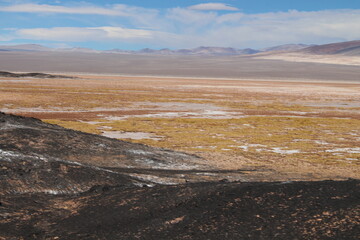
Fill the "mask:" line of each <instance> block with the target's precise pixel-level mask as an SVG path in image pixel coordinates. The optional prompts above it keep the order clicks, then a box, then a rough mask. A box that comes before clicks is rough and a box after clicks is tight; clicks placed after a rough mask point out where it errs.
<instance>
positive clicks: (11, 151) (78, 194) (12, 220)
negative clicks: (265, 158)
mask: <svg viewBox="0 0 360 240" xmlns="http://www.w3.org/2000/svg"><path fill="white" fill-rule="evenodd" d="M198 160H199V158H197V157H196V156H192V155H187V154H184V153H178V152H173V151H169V150H164V149H159V148H152V147H149V146H145V145H141V144H134V143H128V142H124V141H118V140H114V139H108V138H105V137H101V136H96V135H92V134H86V133H82V132H77V131H72V130H68V129H65V128H62V127H59V126H56V125H51V124H47V123H44V122H42V121H40V120H37V119H32V118H25V117H19V116H14V115H8V114H3V113H0V239H221V238H223V239H358V236H359V235H360V230H359V226H360V191H359V190H360V181H359V180H348V181H339V182H335V181H323V182H276V183H259V182H258V183H239V182H228V181H222V182H207V183H196V184H194V183H193V184H182V185H172V186H166V185H161V184H157V185H156V184H155V185H154V184H153V183H152V181H147V180H146V179H149V178H151V177H152V178H156V179H165V178H169V177H171V176H175V175H181V176H183V175H186V174H192V173H194V174H195V175H196V173H199V172H204V171H205V172H206V171H210V170H199V169H191V167H192V166H195V165H194V162H196V161H198ZM214 172H215V171H214ZM217 173H218V174H220V176H221V174H223V175H222V178H224V177H225V176H228V174H229V172H226V171H225V172H223V171H217ZM139 175H141V176H143V177H142V178H141V177H139ZM144 176H145V177H144ZM144 179H145V180H144ZM165 183H166V182H165ZM148 186H153V187H148Z"/></svg>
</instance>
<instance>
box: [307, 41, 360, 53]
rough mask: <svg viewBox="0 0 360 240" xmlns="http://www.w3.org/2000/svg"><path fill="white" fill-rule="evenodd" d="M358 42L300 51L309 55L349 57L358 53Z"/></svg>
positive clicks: (326, 45)
mask: <svg viewBox="0 0 360 240" xmlns="http://www.w3.org/2000/svg"><path fill="white" fill-rule="evenodd" d="M359 49H360V40H358V41H350V42H339V43H331V44H325V45H316V46H312V47H308V48H305V49H303V50H301V51H302V52H305V53H311V54H347V55H350V54H352V52H357V53H359V52H360V50H359Z"/></svg>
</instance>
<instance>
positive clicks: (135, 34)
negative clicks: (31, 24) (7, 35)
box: [15, 26, 155, 42]
mask: <svg viewBox="0 0 360 240" xmlns="http://www.w3.org/2000/svg"><path fill="white" fill-rule="evenodd" d="M154 33H155V32H152V31H148V30H140V29H127V28H121V27H108V26H106V27H96V28H80V27H55V28H31V29H20V30H17V31H16V32H15V35H16V36H17V37H18V38H22V39H32V40H48V41H63V42H84V41H111V40H113V41H116V40H125V39H136V40H140V39H149V38H152V37H153V34H154Z"/></svg>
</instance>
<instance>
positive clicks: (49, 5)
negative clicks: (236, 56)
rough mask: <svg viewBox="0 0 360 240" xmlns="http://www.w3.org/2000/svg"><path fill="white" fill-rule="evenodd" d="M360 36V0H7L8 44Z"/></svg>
mask: <svg viewBox="0 0 360 240" xmlns="http://www.w3.org/2000/svg"><path fill="white" fill-rule="evenodd" d="M358 39H360V1H359V0H341V1H340V0H316V1H315V0H302V1H289V0H214V1H211V0H210V1H208V0H124V1H121V0H108V1H106V0H83V1H64V0H38V1H36V0H0V45H10V44H11V45H14V44H28V43H35V44H42V45H45V46H49V47H56V48H68V47H86V48H93V49H98V50H107V49H114V48H118V49H127V50H137V49H142V48H154V49H161V48H171V49H180V48H196V47H199V46H217V47H234V48H254V49H261V48H265V47H271V46H276V45H282V44H290V43H303V44H324V43H331V42H340V41H351V40H358Z"/></svg>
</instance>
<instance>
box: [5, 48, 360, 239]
mask: <svg viewBox="0 0 360 240" xmlns="http://www.w3.org/2000/svg"><path fill="white" fill-rule="evenodd" d="M315 50H316V49H315ZM279 54H280V55H281V54H283V53H279ZM302 54H303V53H302ZM317 54H318V53H317ZM261 56H265V55H261V54H259V55H256V56H252V57H249V56H226V57H225V56H217V57H211V56H208V57H202V56H160V55H159V56H150V55H149V56H148V55H119V54H110V53H109V54H95V53H72V52H70V53H64V52H31V51H29V52H11V51H9V52H6V51H5V52H2V53H1V54H0V66H1V68H2V69H1V70H2V71H15V73H9V72H0V239H219V238H224V239H289V238H290V239H357V236H359V234H360V231H359V228H358V226H359V225H360V218H359V216H360V208H359V206H360V197H359V192H360V191H359V187H360V183H359V179H360V79H359V76H360V69H359V67H358V66H355V65H351V64H350V65H349V64H347V63H346V62H341V60H339V59H340V58H339V57H338V56H336V57H335V56H334V58H336V59H338V60H337V61H338V63H335V62H332V63H331V64H325V63H324V62H323V61H322V62H323V63H320V62H319V63H310V61H305V62H294V61H293V60H291V61H290V60H286V59H285V60H284V59H281V61H280V60H271V59H260V58H261ZM272 56H275V55H272ZM314 56H315V55H314ZM324 57H326V55H324ZM342 57H344V56H342ZM29 72H30V73H29ZM79 72H83V73H79ZM12 114H13V115H12Z"/></svg>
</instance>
